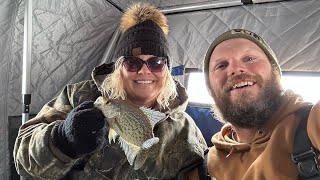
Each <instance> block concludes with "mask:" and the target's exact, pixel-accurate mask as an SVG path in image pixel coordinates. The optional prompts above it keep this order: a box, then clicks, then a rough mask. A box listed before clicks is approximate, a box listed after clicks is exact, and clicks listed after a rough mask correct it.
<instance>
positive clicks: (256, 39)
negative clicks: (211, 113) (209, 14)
mask: <svg viewBox="0 0 320 180" xmlns="http://www.w3.org/2000/svg"><path fill="white" fill-rule="evenodd" d="M234 38H244V39H247V40H250V41H252V42H253V43H255V44H256V45H257V46H259V47H260V48H261V49H262V50H263V51H264V53H265V54H266V55H267V57H268V59H269V62H270V64H271V65H272V67H274V68H275V70H276V71H278V73H279V75H280V76H281V69H280V66H279V64H278V59H277V57H276V55H275V54H274V52H273V50H272V49H271V48H270V46H269V45H268V44H267V43H266V42H265V40H264V39H263V38H262V37H260V36H259V35H257V34H256V33H254V32H251V31H248V30H245V29H231V30H229V31H227V32H225V33H223V34H221V35H220V36H218V37H217V38H216V39H215V40H214V41H213V42H212V43H211V45H210V46H209V48H208V50H207V53H206V56H205V59H204V61H203V65H204V73H205V81H206V84H207V87H209V63H210V58H211V55H212V52H213V50H214V48H215V47H216V46H217V45H218V44H220V43H222V42H223V41H226V40H228V39H234Z"/></svg>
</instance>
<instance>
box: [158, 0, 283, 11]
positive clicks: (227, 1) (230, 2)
mask: <svg viewBox="0 0 320 180" xmlns="http://www.w3.org/2000/svg"><path fill="white" fill-rule="evenodd" d="M276 1H284V0H217V1H212V2H210V3H204V4H191V5H183V6H175V7H169V8H165V9H162V10H161V11H162V12H163V13H164V14H177V13H185V12H190V11H201V10H208V9H217V8H224V7H232V6H241V5H244V4H256V3H267V2H276Z"/></svg>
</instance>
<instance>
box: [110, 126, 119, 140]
mask: <svg viewBox="0 0 320 180" xmlns="http://www.w3.org/2000/svg"><path fill="white" fill-rule="evenodd" d="M118 136H119V135H118V133H117V132H116V131H115V130H114V129H112V128H109V134H108V139H109V144H111V141H112V140H113V142H114V143H115V142H116V138H117V137H118Z"/></svg>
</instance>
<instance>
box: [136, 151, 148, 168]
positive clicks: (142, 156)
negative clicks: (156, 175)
mask: <svg viewBox="0 0 320 180" xmlns="http://www.w3.org/2000/svg"><path fill="white" fill-rule="evenodd" d="M147 157H148V156H147V151H144V150H141V151H140V152H139V153H138V155H137V156H136V158H135V159H134V165H133V168H134V170H138V169H140V168H141V167H142V165H143V164H144V163H145V162H146V159H147Z"/></svg>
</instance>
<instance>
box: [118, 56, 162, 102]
mask: <svg viewBox="0 0 320 180" xmlns="http://www.w3.org/2000/svg"><path fill="white" fill-rule="evenodd" d="M136 57H138V58H140V59H141V60H143V61H148V60H149V59H150V58H152V57H155V56H153V55H138V56H136ZM167 72H168V70H167V65H166V64H165V67H164V68H163V70H162V71H160V72H152V71H150V69H149V68H148V66H147V65H146V64H143V65H142V67H141V69H139V70H137V71H135V72H131V71H128V70H127V69H126V68H125V67H124V65H122V78H123V85H124V89H125V91H126V93H127V98H128V99H129V100H130V101H132V102H133V103H135V104H137V105H140V106H141V105H143V106H146V107H152V106H154V105H155V104H156V99H157V97H158V95H159V94H160V92H161V90H162V88H163V86H164V84H165V79H166V76H167Z"/></svg>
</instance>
